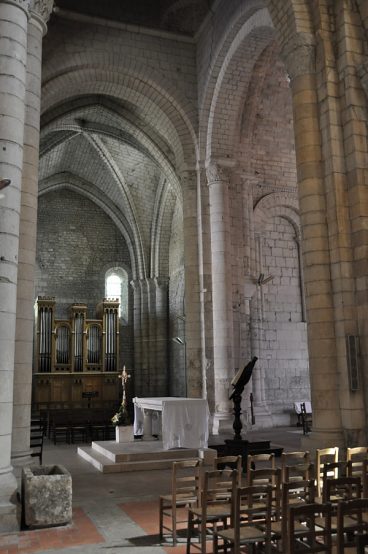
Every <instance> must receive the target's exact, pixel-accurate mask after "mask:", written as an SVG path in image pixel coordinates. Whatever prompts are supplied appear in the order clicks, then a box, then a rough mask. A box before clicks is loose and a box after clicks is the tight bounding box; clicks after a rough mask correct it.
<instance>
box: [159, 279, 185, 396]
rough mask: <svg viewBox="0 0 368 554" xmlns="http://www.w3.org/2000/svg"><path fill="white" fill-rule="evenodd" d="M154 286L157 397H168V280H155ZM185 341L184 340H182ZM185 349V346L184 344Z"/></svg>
mask: <svg viewBox="0 0 368 554" xmlns="http://www.w3.org/2000/svg"><path fill="white" fill-rule="evenodd" d="M155 285H156V325H155V327H156V346H157V348H156V364H157V369H158V375H157V388H156V390H157V394H158V396H169V390H170V376H169V371H168V366H169V363H168V350H169V342H168V341H169V340H170V338H171V337H170V336H169V335H168V331H169V328H168V299H169V293H168V280H167V279H158V278H156V279H155ZM184 340H185V338H184ZM184 348H185V344H184Z"/></svg>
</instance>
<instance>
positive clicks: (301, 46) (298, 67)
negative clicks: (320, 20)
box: [281, 33, 316, 80]
mask: <svg viewBox="0 0 368 554" xmlns="http://www.w3.org/2000/svg"><path fill="white" fill-rule="evenodd" d="M281 58H282V59H283V61H284V62H285V65H286V70H287V72H288V74H289V76H290V79H291V80H293V79H295V78H296V77H299V76H300V75H308V74H311V73H315V71H316V46H315V39H314V37H313V36H312V35H309V34H305V33H299V34H297V35H294V36H293V38H292V39H291V40H289V41H288V42H287V43H286V44H285V45H284V46H283V47H282V50H281Z"/></svg>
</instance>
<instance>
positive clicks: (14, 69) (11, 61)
mask: <svg viewBox="0 0 368 554" xmlns="http://www.w3.org/2000/svg"><path fill="white" fill-rule="evenodd" d="M28 8H29V1H27V0H26V1H24V0H23V1H21V0H6V1H4V0H0V68H1V69H0V178H8V179H11V185H10V187H9V188H8V189H6V192H5V198H4V199H2V200H0V306H1V310H0V383H1V386H0V532H4V531H12V530H16V529H17V528H18V521H17V514H16V488H17V483H16V480H15V477H14V475H13V473H12V466H11V465H10V458H11V434H12V413H13V377H14V344H15V315H16V302H17V267H18V241H19V217H20V191H21V179H22V163H23V136H24V111H25V108H24V102H25V88H26V87H25V85H26V62H27V17H28Z"/></svg>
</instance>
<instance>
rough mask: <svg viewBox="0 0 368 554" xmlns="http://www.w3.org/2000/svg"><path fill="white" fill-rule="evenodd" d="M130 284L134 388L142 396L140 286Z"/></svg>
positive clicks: (133, 282) (132, 282)
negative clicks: (131, 288)
mask: <svg viewBox="0 0 368 554" xmlns="http://www.w3.org/2000/svg"><path fill="white" fill-rule="evenodd" d="M130 284H131V286H132V287H133V333H134V387H135V392H136V394H137V396H142V391H143V383H142V341H141V286H140V281H139V280H138V279H136V280H135V281H131V283H130Z"/></svg>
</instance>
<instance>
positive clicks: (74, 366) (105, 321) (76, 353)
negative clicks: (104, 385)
mask: <svg viewBox="0 0 368 554" xmlns="http://www.w3.org/2000/svg"><path fill="white" fill-rule="evenodd" d="M54 312H55V299H54V298H52V297H39V298H38V299H37V302H36V306H35V314H36V325H35V329H36V342H35V345H36V347H35V370H36V372H54V371H67V372H83V371H91V370H93V371H117V370H118V368H119V302H118V301H117V300H110V299H109V300H107V299H104V300H103V302H101V303H100V304H99V305H98V306H97V319H93V320H90V319H87V306H86V305H85V304H73V305H72V306H71V307H70V317H69V320H61V319H55V318H54Z"/></svg>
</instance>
